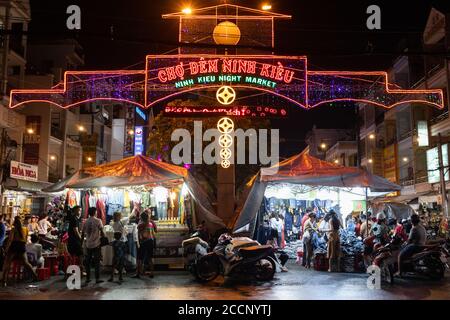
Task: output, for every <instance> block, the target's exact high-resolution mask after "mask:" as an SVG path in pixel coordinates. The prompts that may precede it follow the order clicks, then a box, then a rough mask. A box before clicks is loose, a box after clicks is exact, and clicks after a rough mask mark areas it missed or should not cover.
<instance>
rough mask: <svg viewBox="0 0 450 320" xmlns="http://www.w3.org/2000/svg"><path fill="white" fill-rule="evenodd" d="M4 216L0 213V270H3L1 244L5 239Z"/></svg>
mask: <svg viewBox="0 0 450 320" xmlns="http://www.w3.org/2000/svg"><path fill="white" fill-rule="evenodd" d="M4 217H5V216H4V215H3V214H0V270H3V260H4V256H5V250H4V249H3V244H4V243H5V239H6V225H5V218H4Z"/></svg>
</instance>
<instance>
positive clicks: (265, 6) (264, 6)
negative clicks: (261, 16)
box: [262, 3, 272, 11]
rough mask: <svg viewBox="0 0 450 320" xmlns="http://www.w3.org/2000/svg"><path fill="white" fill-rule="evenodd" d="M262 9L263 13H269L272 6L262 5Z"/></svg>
mask: <svg viewBox="0 0 450 320" xmlns="http://www.w3.org/2000/svg"><path fill="white" fill-rule="evenodd" d="M262 9H263V10H264V11H269V10H270V9H272V6H271V5H270V4H268V3H265V4H263V6H262Z"/></svg>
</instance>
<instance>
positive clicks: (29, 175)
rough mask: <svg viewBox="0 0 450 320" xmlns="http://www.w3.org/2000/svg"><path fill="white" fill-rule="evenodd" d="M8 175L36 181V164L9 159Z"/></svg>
mask: <svg viewBox="0 0 450 320" xmlns="http://www.w3.org/2000/svg"><path fill="white" fill-rule="evenodd" d="M9 176H10V177H11V178H14V179H19V180H27V181H37V180H38V166H33V165H31V164H26V163H21V162H17V161H11V169H10V174H9Z"/></svg>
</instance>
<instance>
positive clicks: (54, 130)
mask: <svg viewBox="0 0 450 320" xmlns="http://www.w3.org/2000/svg"><path fill="white" fill-rule="evenodd" d="M50 135H51V136H52V137H53V138H56V139H58V140H61V141H62V140H64V133H63V131H62V130H61V129H60V128H58V127H51V129H50Z"/></svg>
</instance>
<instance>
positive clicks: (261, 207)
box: [233, 153, 400, 270]
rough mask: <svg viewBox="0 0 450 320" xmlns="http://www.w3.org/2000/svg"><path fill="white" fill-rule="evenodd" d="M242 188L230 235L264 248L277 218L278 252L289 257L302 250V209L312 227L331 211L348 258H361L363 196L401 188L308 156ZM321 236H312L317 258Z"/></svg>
mask: <svg viewBox="0 0 450 320" xmlns="http://www.w3.org/2000/svg"><path fill="white" fill-rule="evenodd" d="M247 187H248V188H247V190H246V194H245V196H244V197H245V201H243V202H242V204H241V206H240V207H239V208H238V214H237V219H236V223H235V225H234V229H233V231H234V233H235V234H239V235H245V236H250V237H254V238H256V239H257V240H258V241H259V242H262V243H264V242H265V241H266V237H265V236H267V235H268V234H269V232H270V231H269V230H270V229H273V228H274V226H273V225H272V223H271V222H272V219H274V217H275V219H278V217H279V218H281V219H280V220H281V222H282V226H281V227H280V228H281V230H282V231H281V235H282V239H281V247H282V248H283V249H284V250H285V251H286V252H287V253H288V255H289V256H290V257H291V258H294V257H296V255H297V251H298V249H299V248H302V244H301V240H300V238H301V231H300V230H301V220H302V218H303V217H304V215H305V211H306V209H307V208H310V209H312V210H314V212H315V213H316V216H317V217H318V220H319V221H318V223H317V225H320V223H321V222H322V218H323V217H324V216H325V214H326V212H329V211H330V210H331V209H333V210H334V211H335V212H337V213H338V216H339V218H340V220H341V222H342V225H343V227H344V228H343V229H342V230H341V234H340V235H341V243H342V246H341V250H342V253H343V254H344V256H348V257H354V256H358V255H360V253H361V252H362V249H363V245H362V239H361V237H358V234H357V230H356V223H357V220H358V217H359V215H360V214H361V213H363V212H365V211H366V210H367V199H368V197H369V196H376V195H380V194H386V193H388V192H392V191H396V190H399V189H400V187H399V186H397V185H395V184H393V183H391V182H389V181H387V180H386V179H384V178H381V177H378V176H374V175H372V174H370V173H368V172H367V171H365V170H362V169H360V168H350V167H343V166H339V165H336V164H333V163H329V162H326V161H322V160H320V159H317V158H314V157H312V156H310V155H309V154H307V153H301V154H299V155H296V156H294V157H292V158H289V159H287V160H285V161H283V162H281V163H279V164H278V165H276V166H274V167H271V168H267V169H262V170H261V171H260V173H259V174H258V175H257V176H255V177H254V178H253V179H252V180H251V181H250V182H249V184H248V185H247ZM324 235H325V234H324V233H322V234H321V233H320V232H319V233H317V234H316V235H315V236H314V239H313V242H314V248H315V252H314V253H315V254H316V255H319V254H325V253H326V241H325V240H324ZM300 250H301V249H300ZM347 260H350V259H347ZM354 263H356V262H354V261H353V262H350V264H352V265H351V266H350V267H348V270H350V269H352V270H353V269H354V268H353V264H354Z"/></svg>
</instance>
